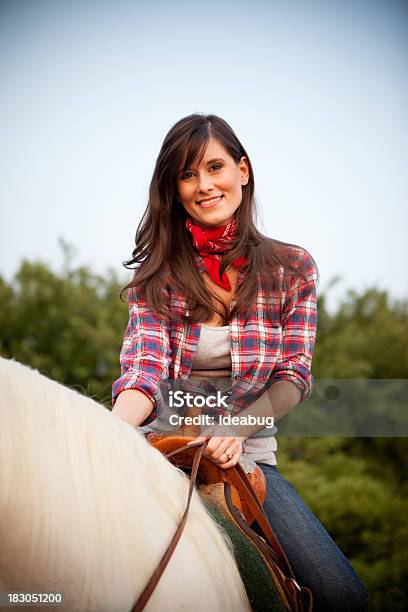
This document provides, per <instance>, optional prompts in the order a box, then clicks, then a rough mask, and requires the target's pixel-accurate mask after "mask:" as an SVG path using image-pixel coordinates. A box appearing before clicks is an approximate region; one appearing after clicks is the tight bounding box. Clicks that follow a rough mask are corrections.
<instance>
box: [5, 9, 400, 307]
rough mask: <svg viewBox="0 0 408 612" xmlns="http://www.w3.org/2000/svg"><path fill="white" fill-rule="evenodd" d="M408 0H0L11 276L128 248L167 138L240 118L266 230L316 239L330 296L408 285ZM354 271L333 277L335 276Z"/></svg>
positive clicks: (118, 265)
mask: <svg viewBox="0 0 408 612" xmlns="http://www.w3.org/2000/svg"><path fill="white" fill-rule="evenodd" d="M407 34H408V3H407V2H401V1H398V2H397V1H396V0H383V1H381V0H372V1H370V2H368V1H362V0H343V1H341V2H340V1H339V2H338V1H335V0H326V1H324V2H323V1H317V0H308V1H307V2H306V1H303V0H299V1H296V0H285V1H274V0H271V1H269V2H266V1H258V0H253V1H252V2H251V3H248V2H241V1H240V0H235V1H232V2H223V1H222V0H219V1H218V2H217V1H213V0H208V1H206V2H195V1H194V0H192V1H191V2H182V1H179V2H168V1H159V0H152V1H151V2H150V3H149V4H148V3H147V2H143V3H140V2H137V1H133V2H131V1H129V0H127V1H125V0H116V1H114V0H111V1H108V0H100V1H91V0H88V1H87V0H82V1H79V0H70V2H65V1H62V0H61V1H60V0H14V1H11V0H9V1H6V0H3V1H2V0H0V117H1V121H0V205H1V241H0V275H2V276H4V277H5V278H6V279H8V280H9V279H11V277H12V275H13V274H14V273H15V272H16V270H17V269H18V267H19V265H20V263H21V261H22V259H24V258H26V259H29V260H31V261H32V260H35V259H41V260H43V261H45V262H47V263H48V264H49V265H50V266H52V267H53V268H54V269H55V270H58V269H59V268H60V267H61V263H62V251H61V248H60V246H59V239H60V238H62V239H63V240H64V241H65V242H67V243H68V244H70V245H71V246H72V247H74V249H75V251H76V257H75V260H74V263H76V264H78V265H80V264H85V265H89V266H90V267H91V269H92V270H94V271H95V272H100V273H103V272H104V271H105V270H107V268H108V267H109V268H112V269H113V270H114V271H115V272H116V273H117V274H119V275H121V276H122V278H123V279H124V280H125V281H127V280H128V278H129V274H130V273H129V272H128V271H126V270H124V268H123V267H122V262H123V261H124V260H125V259H126V258H128V257H129V256H130V254H131V252H132V250H133V247H134V235H135V231H136V228H137V225H138V223H139V222H140V220H141V217H142V214H143V212H144V209H145V207H146V204H147V194H148V188H149V182H150V179H151V176H152V172H153V168H154V164H155V161H156V158H157V155H158V152H159V149H160V146H161V143H162V141H163V139H164V137H165V135H166V133H167V132H168V130H169V129H170V128H171V127H172V125H173V124H174V123H175V122H176V121H178V120H179V119H180V118H182V117H184V116H186V115H189V114H191V113H194V112H201V113H214V114H217V115H219V116H221V117H223V118H224V119H225V120H226V121H228V123H229V124H230V125H231V126H232V128H233V129H234V131H235V132H236V134H237V135H238V138H239V139H240V140H241V142H242V143H243V145H244V147H245V149H246V150H247V152H248V154H249V157H250V159H251V162H252V165H253V169H254V174H255V186H256V200H257V204H258V207H259V211H260V224H259V228H260V229H261V231H263V232H264V233H265V234H266V235H268V236H270V237H273V238H277V239H279V240H283V241H286V242H291V243H295V244H298V245H301V246H303V247H305V248H306V249H307V250H308V251H309V252H310V253H311V254H312V255H313V257H314V259H315V260H316V262H317V264H318V267H319V272H320V285H319V291H320V292H324V293H325V294H326V296H327V300H328V307H329V310H332V311H333V310H334V309H336V308H337V306H338V304H339V302H340V301H341V300H342V299H344V297H345V294H346V291H347V290H348V289H354V290H355V291H357V292H362V291H364V290H366V289H368V288H370V287H377V288H378V289H383V290H387V291H388V292H389V294H390V296H391V298H394V299H404V298H408V275H407V273H406V265H407V263H408V257H407V255H408V247H407V240H406V234H407V227H408V219H407V217H408V214H407V191H408V188H407V187H408V178H407V177H408V168H407V165H408V164H407V158H408V156H407V142H408V121H407V119H408V111H407V109H408V70H407V68H408V61H407V50H408V36H407ZM336 277H340V279H339V280H338V282H337V284H335V285H334V286H331V287H330V285H331V282H332V280H333V279H334V278H336Z"/></svg>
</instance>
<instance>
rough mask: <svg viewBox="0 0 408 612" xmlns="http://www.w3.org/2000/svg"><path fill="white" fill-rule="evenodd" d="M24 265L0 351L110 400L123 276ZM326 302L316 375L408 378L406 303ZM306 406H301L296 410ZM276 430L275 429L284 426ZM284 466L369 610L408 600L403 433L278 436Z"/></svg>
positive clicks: (379, 298)
mask: <svg viewBox="0 0 408 612" xmlns="http://www.w3.org/2000/svg"><path fill="white" fill-rule="evenodd" d="M63 248H64V252H65V263H64V265H63V268H62V270H60V271H58V272H55V271H52V270H51V269H50V267H49V266H47V265H45V264H44V263H42V262H28V261H24V262H23V263H22V265H21V267H20V269H19V270H18V272H17V273H16V275H15V277H14V278H13V280H12V281H11V282H6V281H5V280H4V279H3V278H2V277H1V276H0V300H1V304H2V308H1V311H0V352H1V354H2V355H3V356H6V357H13V358H15V359H17V360H19V361H21V362H23V363H26V364H29V365H31V366H33V367H35V368H38V369H39V370H40V371H41V372H43V373H46V374H47V375H49V376H50V377H51V378H53V379H56V380H58V381H60V382H62V383H64V384H65V385H68V386H71V387H74V388H76V389H78V390H80V391H82V392H84V393H86V394H88V395H91V396H93V397H95V398H96V399H98V400H99V401H102V402H104V403H105V404H106V405H110V393H111V383H112V381H113V380H114V379H115V378H116V377H117V376H118V374H119V361H118V356H119V351H120V346H121V343H122V338H123V333H124V330H125V326H126V323H127V316H128V313H127V306H126V304H125V303H123V302H121V301H120V299H119V292H120V288H121V287H122V286H123V285H124V284H125V282H126V280H125V279H119V278H118V277H117V276H116V275H115V274H114V273H113V272H112V271H108V272H107V273H106V274H105V275H104V276H102V275H97V274H94V273H93V272H92V271H91V270H89V269H88V268H86V267H76V268H75V267H74V266H73V265H72V252H71V251H70V249H69V247H67V245H63ZM325 299H326V298H325V295H321V296H320V297H319V325H318V336H317V342H316V349H315V356H314V363H313V373H314V376H315V379H319V378H320V379H323V378H334V379H339V378H343V379H347V378H351V379H354V378H378V379H382V378H397V379H407V378H408V302H407V301H406V300H405V301H400V302H395V303H393V302H391V300H390V298H389V296H388V295H387V293H386V292H384V291H378V290H377V289H375V288H372V289H369V290H367V291H365V292H364V293H362V294H360V295H359V294H357V293H356V292H355V291H349V292H348V293H347V296H346V298H345V300H344V301H343V303H342V304H341V305H340V306H339V308H338V310H337V312H336V313H335V314H333V315H330V314H329V313H328V312H327V309H326V306H325ZM298 410H301V407H299V408H298ZM278 426H279V424H278ZM278 444H279V454H278V457H279V469H280V471H281V472H282V473H284V475H285V477H286V478H287V479H288V480H289V481H290V482H291V483H292V484H293V486H294V487H295V488H296V489H297V490H298V492H299V494H300V495H301V497H302V498H303V499H304V500H305V502H306V503H307V504H308V505H309V507H310V508H311V510H312V511H313V512H314V513H315V514H316V515H317V516H318V517H319V519H320V521H321V522H322V523H323V524H324V526H325V527H326V529H327V530H328V531H329V533H330V534H331V535H332V537H333V538H334V539H335V541H336V542H337V543H338V545H339V546H340V548H341V549H342V550H343V552H344V553H345V555H346V556H347V557H348V558H349V559H350V560H351V563H352V564H353V566H354V567H355V569H356V571H357V573H358V574H359V576H360V578H361V579H362V581H363V582H364V584H365V586H366V588H367V590H368V592H369V595H370V607H371V609H372V610H383V611H384V610H396V611H398V610H403V609H405V607H406V605H407V601H408V587H407V584H408V527H407V524H406V516H407V515H408V490H407V482H406V462H407V450H408V446H407V439H406V438H341V437H321V438H293V437H292V438H289V437H281V438H279V437H278Z"/></svg>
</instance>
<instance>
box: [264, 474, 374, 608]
mask: <svg viewBox="0 0 408 612" xmlns="http://www.w3.org/2000/svg"><path fill="white" fill-rule="evenodd" d="M258 465H259V467H260V468H261V469H262V471H263V473H264V475H265V479H266V499H265V503H264V511H265V514H266V515H267V517H268V519H269V522H270V523H271V525H272V528H273V531H274V533H275V535H276V537H277V539H278V541H279V543H280V544H281V546H282V548H283V550H284V551H285V553H286V556H287V558H288V560H289V563H290V564H291V566H292V569H293V572H294V574H295V577H296V579H297V582H298V583H299V584H300V585H301V586H306V587H308V588H309V589H310V590H311V591H312V594H313V610H314V611H316V612H357V610H358V611H362V610H368V603H367V600H368V597H367V594H366V592H365V590H364V586H363V584H362V583H361V581H360V579H359V578H358V576H357V574H356V572H355V571H354V569H353V568H352V566H351V565H350V563H349V562H348V561H347V559H346V557H345V556H344V554H343V553H342V552H341V550H340V549H339V548H338V546H337V545H336V544H335V542H334V541H333V540H332V538H331V537H330V535H329V534H328V533H327V531H326V529H325V528H324V527H323V525H321V523H320V522H319V521H318V520H317V518H316V517H315V516H314V514H312V512H311V511H310V510H309V508H307V506H306V505H305V504H304V502H303V501H302V500H301V498H300V497H299V495H298V494H297V493H296V491H295V489H294V488H293V487H292V485H291V484H290V483H289V482H288V481H287V480H286V479H285V478H284V477H283V476H282V474H281V473H280V472H279V471H278V468H277V467H276V465H266V464H265V463H259V464H258Z"/></svg>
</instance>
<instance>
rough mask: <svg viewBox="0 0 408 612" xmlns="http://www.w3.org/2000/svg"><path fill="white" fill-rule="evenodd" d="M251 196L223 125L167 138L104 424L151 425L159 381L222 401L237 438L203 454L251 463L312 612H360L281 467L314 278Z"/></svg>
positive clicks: (328, 542) (307, 336)
mask: <svg viewBox="0 0 408 612" xmlns="http://www.w3.org/2000/svg"><path fill="white" fill-rule="evenodd" d="M254 189H255V184H254V175H253V170H252V166H251V162H250V159H249V156H248V153H247V152H246V151H245V149H244V147H243V146H242V144H241V142H240V141H239V140H238V138H237V136H236V135H235V133H234V132H233V130H232V129H231V127H230V126H229V125H228V124H227V123H226V122H225V121H224V120H223V119H221V118H220V117H217V116H215V115H190V116H188V117H185V118H183V119H181V120H180V121H178V122H177V123H176V124H175V125H174V126H173V127H172V128H171V130H170V131H169V133H168V134H167V136H166V137H165V139H164V142H163V145H162V147H161V150H160V153H159V156H158V158H157V162H156V166H155V169H154V173H153V177H152V181H151V184H150V192H149V202H148V205H147V208H146V211H145V214H144V216H143V219H142V221H141V223H140V225H139V227H138V230H137V232H136V245H135V249H134V251H133V254H132V258H131V259H130V260H129V262H128V265H129V266H132V265H135V266H136V269H135V272H134V276H133V279H132V281H131V282H130V283H129V285H128V286H127V288H128V289H129V292H128V301H129V323H128V326H127V329H126V333H125V338H124V341H123V348H122V352H121V366H122V371H121V376H120V377H119V378H118V379H117V380H116V381H115V383H114V385H113V401H114V403H115V405H114V408H113V412H114V414H116V415H117V416H119V417H120V418H122V419H124V420H126V421H128V422H129V423H131V424H132V425H134V426H139V425H144V426H146V425H149V424H150V423H152V422H154V421H155V420H156V418H157V417H158V416H160V415H161V413H162V410H163V408H165V407H166V406H167V405H168V404H169V397H167V398H165V397H163V392H162V388H163V387H162V386H161V384H160V383H161V382H162V381H168V382H169V383H170V384H169V386H168V388H169V390H170V389H171V388H172V384H174V382H175V381H177V384H178V383H179V382H180V383H182V384H184V383H186V382H187V381H188V382H189V383H192V385H193V386H194V387H195V388H197V387H199V388H200V389H203V395H204V394H206V397H208V395H209V394H211V393H214V394H215V392H216V391H222V392H223V393H225V396H226V397H227V398H228V400H227V406H226V407H225V405H223V406H221V405H219V406H217V407H215V408H214V411H213V413H212V414H214V415H215V416H218V417H220V416H221V417H224V416H225V417H228V416H230V417H231V423H232V418H233V417H235V416H237V415H239V417H240V421H241V422H242V423H243V425H239V426H238V429H234V430H231V429H230V430H229V431H227V432H226V431H225V429H221V430H220V429H219V427H218V425H215V426H214V427H213V428H211V430H210V431H209V432H206V433H205V439H207V441H208V444H207V447H206V449H205V451H204V452H205V454H206V455H207V457H208V458H209V459H210V460H211V461H212V462H214V463H215V464H217V465H218V466H220V467H221V468H222V469H228V468H231V467H232V466H234V465H236V464H237V463H238V462H239V461H241V460H242V458H241V457H242V454H243V453H245V454H246V455H248V456H249V457H250V458H252V460H253V461H255V462H256V463H258V465H259V467H260V468H261V470H262V472H263V473H264V475H265V479H266V500H265V504H264V510H265V513H266V514H267V516H268V518H269V520H270V522H271V524H272V527H273V529H274V530H275V532H276V535H277V538H278V541H279V542H280V544H281V545H282V547H283V549H284V550H285V552H286V555H287V557H288V559H289V561H290V564H291V566H292V568H293V572H294V575H295V576H296V577H297V579H298V582H299V584H301V585H303V586H305V587H308V588H309V589H310V590H311V591H312V593H313V598H314V609H315V610H324V611H326V610H331V611H332V612H335V611H336V610H338V611H340V610H341V611H342V612H343V611H345V610H359V611H362V610H365V609H366V608H367V601H366V595H365V591H364V588H363V586H362V584H361V582H360V581H359V579H358V577H357V575H356V573H355V572H354V570H353V568H352V567H351V565H350V564H349V562H348V561H347V559H346V558H345V556H344V555H343V553H342V552H341V551H340V549H339V548H338V547H337V546H336V544H335V543H334V542H333V540H332V539H331V537H330V536H329V534H328V533H327V531H326V530H325V529H324V527H323V526H322V525H321V524H320V522H319V521H318V519H317V518H316V517H315V516H314V515H313V514H312V513H311V512H310V510H309V509H308V508H307V507H306V506H305V504H304V503H303V501H302V500H301V499H300V497H299V496H298V495H297V493H296V491H295V490H294V489H293V487H292V486H291V485H290V484H289V483H288V482H287V481H286V480H285V478H284V477H283V476H282V475H281V474H280V473H279V471H278V469H277V467H276V457H275V452H276V449H277V444H276V439H275V437H274V434H275V433H276V427H271V425H273V422H274V419H278V418H279V417H280V416H283V415H284V414H285V413H286V412H288V411H289V410H291V409H292V408H294V407H295V406H296V405H297V404H298V403H299V402H301V401H304V400H305V399H307V398H308V397H309V395H310V393H311V389H312V385H313V376H312V374H311V363H312V356H313V349H314V343H315V335H316V308H317V300H316V286H317V280H318V272H317V266H316V264H315V262H314V260H313V257H312V256H311V255H310V254H309V253H308V252H307V251H306V250H305V249H304V248H302V247H299V246H296V245H293V244H287V243H283V242H280V241H278V240H275V239H272V238H268V237H267V236H264V235H263V234H261V232H260V231H259V230H258V229H257V227H256V225H255V222H254V217H255V214H254V213H255V200H254ZM204 390H205V391H204ZM214 420H215V421H217V419H214ZM219 420H220V419H218V421H219ZM266 423H268V426H266ZM200 437H203V436H200ZM245 460H247V458H246V459H245Z"/></svg>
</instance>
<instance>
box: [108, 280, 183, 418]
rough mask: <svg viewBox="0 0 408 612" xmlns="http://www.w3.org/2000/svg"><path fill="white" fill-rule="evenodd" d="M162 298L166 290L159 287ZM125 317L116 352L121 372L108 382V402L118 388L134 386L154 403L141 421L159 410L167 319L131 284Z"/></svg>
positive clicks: (167, 341)
mask: <svg viewBox="0 0 408 612" xmlns="http://www.w3.org/2000/svg"><path fill="white" fill-rule="evenodd" d="M163 291H164V293H165V295H164V296H163V297H164V298H165V296H166V295H168V294H167V292H166V291H165V290H163ZM128 305H129V321H128V324H127V327H126V331H125V336H124V339H123V345H122V350H121V352H120V366H121V376H120V377H119V378H118V379H117V380H115V382H114V383H113V385H112V403H113V404H114V403H115V401H116V398H117V397H118V395H119V394H120V393H122V391H125V390H127V389H136V390H138V391H141V392H142V393H143V394H144V395H146V396H147V397H148V398H149V399H150V400H152V402H153V404H154V408H153V411H152V413H151V414H150V415H149V417H148V419H146V421H144V423H143V425H147V424H148V423H150V422H151V421H153V420H154V419H156V418H157V416H158V415H159V414H160V406H159V404H158V401H157V400H158V398H159V391H158V387H159V384H160V381H161V380H165V379H167V378H168V374H169V364H170V354H171V351H170V339H169V331H168V322H167V321H166V319H165V318H164V317H163V316H160V315H158V314H156V313H155V312H154V311H153V310H152V309H151V308H150V307H149V306H148V305H147V303H146V300H145V297H144V294H143V293H142V292H140V291H137V290H136V289H135V288H132V289H130V290H129V292H128Z"/></svg>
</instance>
